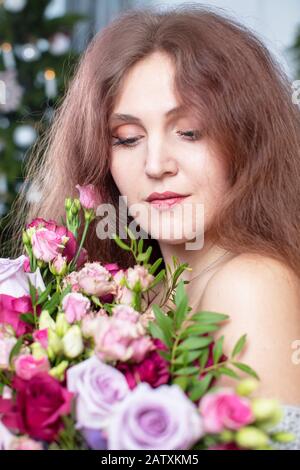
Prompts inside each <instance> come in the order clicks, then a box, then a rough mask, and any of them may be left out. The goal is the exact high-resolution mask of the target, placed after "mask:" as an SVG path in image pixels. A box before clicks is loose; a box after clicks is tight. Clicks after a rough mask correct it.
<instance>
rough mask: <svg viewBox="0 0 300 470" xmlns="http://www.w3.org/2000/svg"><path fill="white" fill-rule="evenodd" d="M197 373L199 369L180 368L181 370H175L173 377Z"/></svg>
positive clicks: (191, 367)
mask: <svg viewBox="0 0 300 470" xmlns="http://www.w3.org/2000/svg"><path fill="white" fill-rule="evenodd" d="M197 373H199V367H193V366H190V367H182V368H181V369H178V370H176V372H174V375H194V374H197Z"/></svg>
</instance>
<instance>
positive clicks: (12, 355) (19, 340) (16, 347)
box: [9, 336, 24, 367]
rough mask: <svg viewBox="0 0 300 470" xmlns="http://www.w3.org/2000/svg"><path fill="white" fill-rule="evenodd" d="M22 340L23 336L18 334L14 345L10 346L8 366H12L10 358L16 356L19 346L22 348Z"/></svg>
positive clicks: (19, 349)
mask: <svg viewBox="0 0 300 470" xmlns="http://www.w3.org/2000/svg"><path fill="white" fill-rule="evenodd" d="M23 340H24V337H23V336H20V337H19V338H18V340H17V342H16V344H15V345H14V347H13V348H12V350H11V351H10V355H9V364H10V366H11V367H12V366H13V363H12V360H13V358H14V357H15V356H17V355H18V354H19V352H20V351H21V348H22V345H23Z"/></svg>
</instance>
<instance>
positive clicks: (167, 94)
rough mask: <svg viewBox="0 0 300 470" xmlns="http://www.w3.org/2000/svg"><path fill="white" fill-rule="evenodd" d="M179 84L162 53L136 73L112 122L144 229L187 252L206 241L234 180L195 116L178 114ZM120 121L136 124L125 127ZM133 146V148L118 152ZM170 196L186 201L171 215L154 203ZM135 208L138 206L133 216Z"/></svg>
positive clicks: (122, 185)
mask: <svg viewBox="0 0 300 470" xmlns="http://www.w3.org/2000/svg"><path fill="white" fill-rule="evenodd" d="M173 76H174V68H173V64H172V62H171V60H170V58H169V57H168V56H167V55H166V54H163V53H161V52H155V53H153V54H151V55H149V56H147V57H146V58H145V59H143V60H142V61H140V62H138V63H137V64H135V66H133V67H132V68H131V69H130V70H129V72H128V73H127V75H126V77H125V79H124V82H123V84H122V88H121V90H120V93H119V96H118V99H117V102H116V104H115V107H114V110H113V113H112V115H111V121H110V130H111V135H112V137H111V144H112V146H111V165H110V170H111V174H112V177H113V179H114V181H115V183H116V186H117V187H118V189H119V191H120V194H121V195H122V196H126V197H127V200H126V201H125V202H126V203H127V206H128V209H129V213H130V215H132V216H133V217H134V218H135V220H136V222H137V223H138V224H139V225H140V227H141V228H142V229H143V230H144V231H145V232H147V233H148V234H151V236H152V237H153V238H155V239H157V240H159V241H161V242H166V243H172V244H179V243H184V242H185V241H187V240H191V239H193V238H194V237H195V236H196V234H199V233H203V234H204V231H206V230H207V228H208V227H209V226H210V223H211V221H212V220H213V218H214V216H215V214H216V210H217V206H218V204H219V203H220V202H221V200H222V197H223V195H224V193H225V191H226V189H227V180H226V171H225V165H224V163H223V162H222V159H220V158H217V155H216V154H214V152H213V151H212V149H211V148H209V145H208V139H207V138H206V137H202V136H201V132H202V129H201V127H200V126H199V124H198V123H197V121H196V119H195V117H194V116H193V115H192V112H191V111H189V110H188V109H187V110H183V111H182V112H181V113H174V112H173V113H170V110H172V109H173V108H176V107H178V106H179V105H180V103H179V102H178V101H177V100H176V97H175V94H174V90H173ZM115 114H126V115H131V117H130V116H127V117H126V118H125V117H123V119H122V118H120V117H117V116H114V115H115ZM184 134H185V135H184ZM125 139H130V141H129V142H127V144H123V145H117V144H118V142H119V141H120V140H122V141H123V140H125ZM165 191H172V192H174V193H178V194H180V195H184V196H186V197H185V198H184V199H182V202H181V203H177V204H176V205H174V206H173V207H172V206H171V207H169V208H167V209H164V210H162V209H159V208H157V206H155V204H154V203H152V204H150V202H147V201H146V199H147V197H148V196H149V195H150V194H151V193H153V192H158V193H163V192H165ZM133 204H138V206H135V208H134V210H133V212H132V211H131V209H130V207H131V206H132V205H133ZM184 206H186V207H187V206H188V209H187V208H186V207H184ZM137 208H139V209H140V210H139V209H137ZM203 210H204V219H203V217H202V215H201V214H203ZM191 211H192V212H191ZM197 211H198V212H197ZM197 214H198V215H197Z"/></svg>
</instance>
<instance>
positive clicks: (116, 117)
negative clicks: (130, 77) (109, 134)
mask: <svg viewBox="0 0 300 470" xmlns="http://www.w3.org/2000/svg"><path fill="white" fill-rule="evenodd" d="M186 111H187V108H186V107H185V106H183V105H181V106H176V107H175V108H172V109H169V111H167V112H166V113H165V117H166V119H167V118H170V117H171V116H172V117H174V116H178V115H182V114H184V113H185V112H186ZM109 121H110V123H111V124H112V123H114V122H115V121H121V122H131V123H136V124H140V123H141V122H142V120H141V119H139V118H138V117H136V116H132V114H122V113H114V114H112V116H111V118H110V120H109Z"/></svg>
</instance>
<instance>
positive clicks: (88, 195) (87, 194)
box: [75, 184, 102, 209]
mask: <svg viewBox="0 0 300 470" xmlns="http://www.w3.org/2000/svg"><path fill="white" fill-rule="evenodd" d="M75 187H76V188H77V189H78V191H79V200H80V203H81V205H82V207H83V208H84V209H96V207H97V206H98V205H99V204H101V201H102V199H101V196H100V194H99V192H98V190H97V189H96V187H95V186H94V185H93V184H87V185H86V186H80V185H79V184H77V185H76V186H75Z"/></svg>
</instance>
